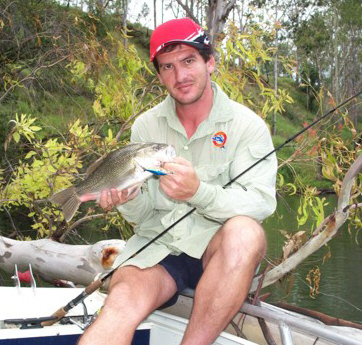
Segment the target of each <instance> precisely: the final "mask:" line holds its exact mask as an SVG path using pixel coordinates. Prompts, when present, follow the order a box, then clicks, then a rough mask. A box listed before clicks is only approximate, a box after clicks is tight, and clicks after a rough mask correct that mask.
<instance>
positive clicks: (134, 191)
mask: <svg viewBox="0 0 362 345" xmlns="http://www.w3.org/2000/svg"><path fill="white" fill-rule="evenodd" d="M140 189H141V186H138V185H137V186H133V187H130V188H128V189H124V190H117V189H115V188H112V189H111V190H103V191H102V193H101V197H100V199H99V201H98V204H99V206H100V207H102V208H103V210H105V211H109V210H111V209H112V208H113V207H114V206H119V205H122V204H125V203H126V202H127V201H130V200H132V199H134V198H135V197H136V196H137V195H138V193H139V191H140Z"/></svg>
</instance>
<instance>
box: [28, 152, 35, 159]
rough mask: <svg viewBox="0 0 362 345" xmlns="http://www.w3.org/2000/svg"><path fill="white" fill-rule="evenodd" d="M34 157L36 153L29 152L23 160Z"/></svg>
mask: <svg viewBox="0 0 362 345" xmlns="http://www.w3.org/2000/svg"><path fill="white" fill-rule="evenodd" d="M34 155H36V152H35V151H30V152H28V154H27V155H26V156H25V159H29V158H31V157H33V156H34Z"/></svg>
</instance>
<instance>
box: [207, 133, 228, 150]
mask: <svg viewBox="0 0 362 345" xmlns="http://www.w3.org/2000/svg"><path fill="white" fill-rule="evenodd" d="M211 139H212V142H213V143H214V145H215V146H216V147H220V148H223V147H225V144H226V140H227V135H226V134H225V133H224V132H217V133H215V134H214V135H213V137H212V138H211Z"/></svg>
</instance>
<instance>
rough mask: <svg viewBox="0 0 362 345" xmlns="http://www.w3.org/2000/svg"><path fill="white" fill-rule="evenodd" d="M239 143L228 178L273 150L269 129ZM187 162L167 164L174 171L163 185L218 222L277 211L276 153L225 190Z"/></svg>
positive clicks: (263, 216) (177, 198)
mask: <svg viewBox="0 0 362 345" xmlns="http://www.w3.org/2000/svg"><path fill="white" fill-rule="evenodd" d="M239 146H240V147H239V148H238V149H237V150H236V152H235V156H234V159H233V161H232V162H231V163H230V167H229V170H228V171H229V174H230V175H229V176H228V178H229V180H231V179H232V178H234V177H236V176H238V174H240V173H241V172H242V171H244V170H245V169H246V168H248V167H249V166H251V165H252V164H254V163H255V162H257V161H258V160H259V159H260V158H262V157H263V156H265V155H266V154H267V153H269V152H270V151H271V150H273V145H272V143H271V139H270V135H269V133H268V130H267V129H266V128H265V130H263V131H261V132H259V135H258V136H256V137H255V138H254V140H253V141H252V142H250V143H249V145H247V146H244V144H243V145H239ZM184 161H185V160H178V161H177V162H175V163H168V164H166V165H165V168H166V169H168V170H171V171H173V173H174V174H172V175H169V176H165V177H162V178H161V182H160V185H161V188H162V189H163V191H164V193H165V194H166V195H168V196H169V197H170V198H172V199H175V200H180V201H185V202H187V203H188V204H189V205H190V206H192V207H196V208H197V212H198V213H199V214H202V215H204V216H205V217H207V218H211V219H214V220H217V221H219V222H224V221H226V220H227V219H229V218H231V217H234V216H237V215H245V216H250V217H252V218H254V219H256V220H259V221H261V220H263V219H265V218H266V217H268V216H269V215H270V214H272V213H273V212H274V210H275V207H276V199H275V180H276V172H277V160H276V157H275V155H274V154H273V155H271V156H270V157H268V158H267V159H265V160H263V161H261V162H260V163H259V164H258V165H256V166H255V167H254V168H253V169H251V170H250V171H249V172H247V173H246V174H244V175H243V176H241V177H240V178H239V179H237V181H236V182H234V183H233V184H232V185H231V186H230V187H228V188H226V189H223V188H222V186H221V185H216V184H212V183H210V182H206V181H200V180H199V179H198V177H197V175H196V173H195V170H194V169H193V167H192V166H191V164H190V163H189V162H187V161H186V162H184Z"/></svg>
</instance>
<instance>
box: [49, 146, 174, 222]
mask: <svg viewBox="0 0 362 345" xmlns="http://www.w3.org/2000/svg"><path fill="white" fill-rule="evenodd" d="M175 156H176V153H175V149H174V147H173V146H171V145H168V144H160V143H137V144H129V145H126V146H124V147H122V148H120V149H117V150H114V151H112V152H110V153H109V154H107V155H106V156H105V157H101V158H100V159H98V160H97V161H95V162H94V163H93V164H92V165H91V166H90V167H89V168H88V170H87V176H86V178H85V179H84V180H83V181H81V182H79V183H78V184H75V185H72V186H70V187H68V188H66V189H63V190H61V191H59V192H57V193H55V194H53V195H52V196H51V197H50V198H49V200H50V201H51V202H52V203H55V204H59V205H61V208H62V211H63V215H64V218H65V220H66V221H67V222H68V223H69V222H70V221H71V219H72V218H73V216H74V214H75V213H76V211H77V210H78V208H79V206H80V205H81V203H82V202H84V201H86V200H89V198H85V195H87V196H89V194H91V196H92V198H93V197H94V199H98V200H99V198H100V195H101V191H103V190H107V189H108V190H109V189H111V188H115V189H117V190H123V189H132V191H130V194H131V193H132V192H133V191H135V190H137V189H138V188H140V187H141V185H142V184H143V183H144V181H145V180H147V179H148V178H149V177H151V176H153V175H165V174H167V172H166V171H165V170H164V169H162V164H163V163H166V162H171V161H172V160H173V158H174V157H175ZM82 199H83V200H82ZM84 199H86V200H84Z"/></svg>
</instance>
